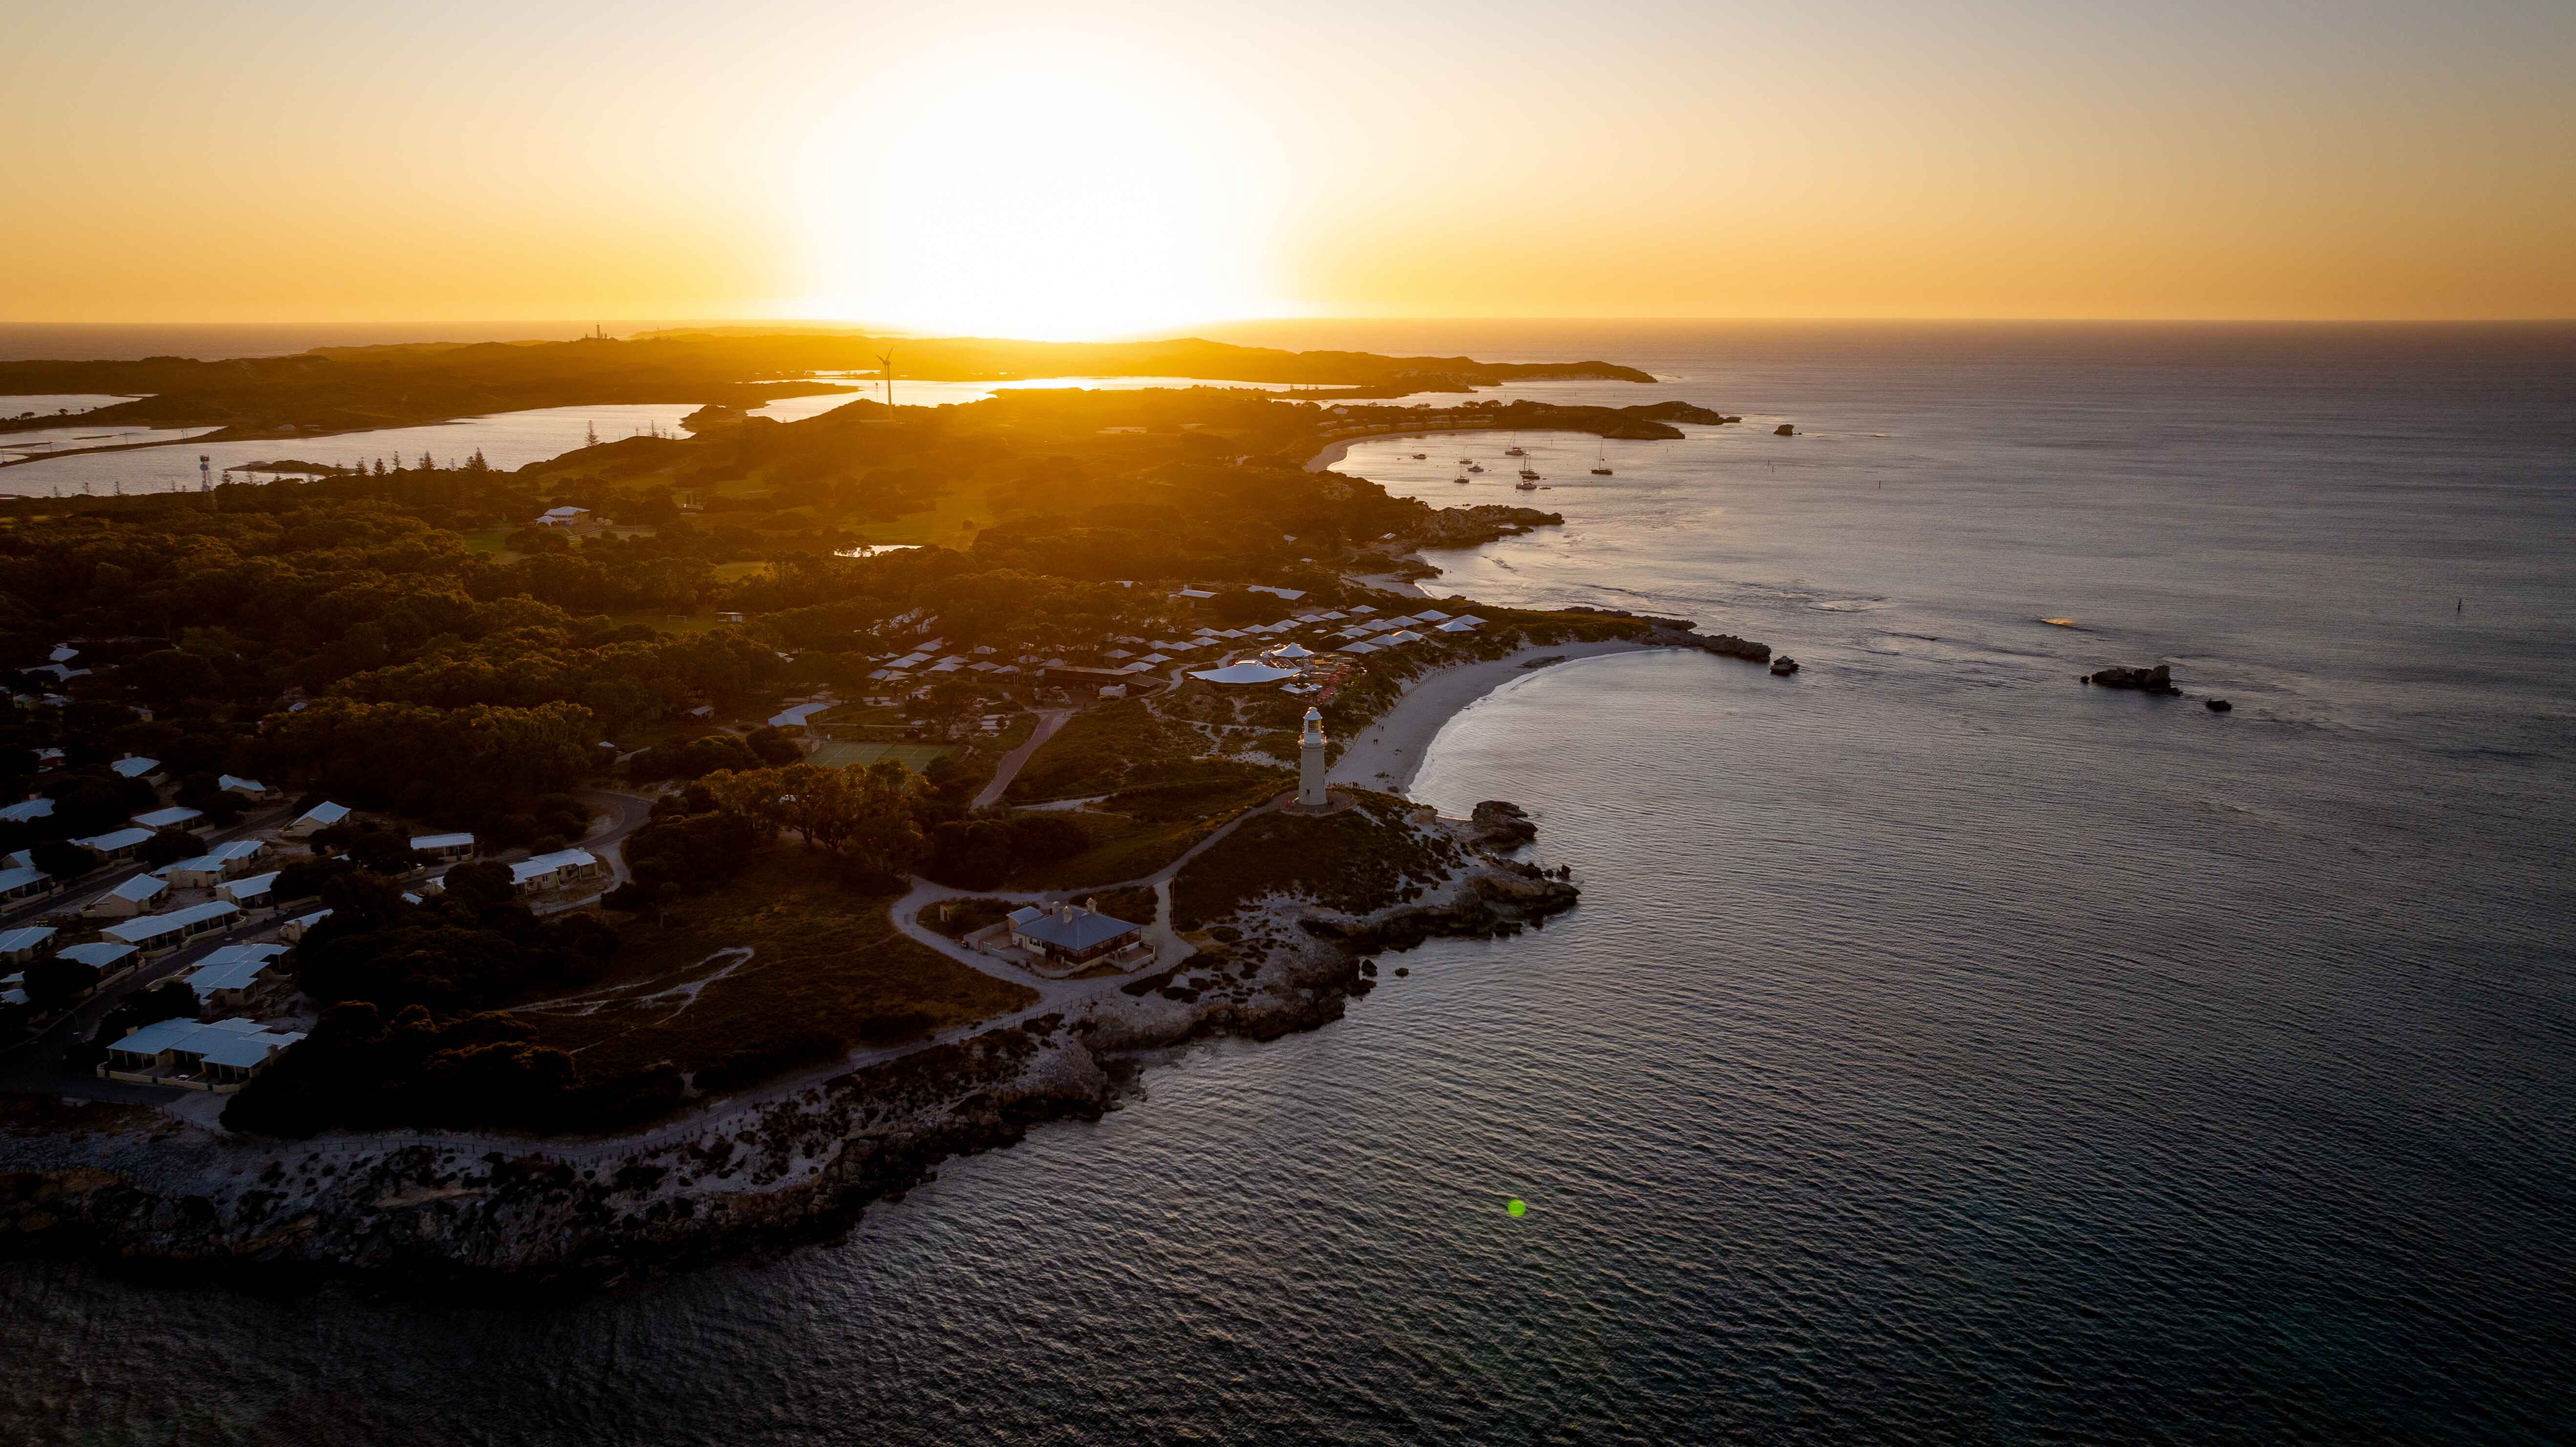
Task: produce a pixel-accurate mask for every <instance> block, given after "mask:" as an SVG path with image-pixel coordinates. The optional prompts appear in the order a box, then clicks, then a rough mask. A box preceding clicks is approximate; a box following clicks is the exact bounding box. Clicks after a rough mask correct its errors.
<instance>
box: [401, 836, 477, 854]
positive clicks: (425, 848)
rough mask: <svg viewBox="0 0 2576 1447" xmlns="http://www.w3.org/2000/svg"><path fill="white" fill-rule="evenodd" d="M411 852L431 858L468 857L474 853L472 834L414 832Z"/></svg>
mask: <svg viewBox="0 0 2576 1447" xmlns="http://www.w3.org/2000/svg"><path fill="white" fill-rule="evenodd" d="M411 852H412V853H414V854H426V855H428V856H429V857H430V858H432V859H469V858H472V857H473V854H474V836H473V835H471V834H415V835H413V836H412V837H411Z"/></svg>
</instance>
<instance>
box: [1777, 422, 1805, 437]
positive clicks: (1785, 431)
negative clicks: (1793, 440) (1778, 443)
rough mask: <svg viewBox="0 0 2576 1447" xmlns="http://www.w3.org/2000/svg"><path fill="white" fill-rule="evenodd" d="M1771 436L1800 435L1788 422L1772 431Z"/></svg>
mask: <svg viewBox="0 0 2576 1447" xmlns="http://www.w3.org/2000/svg"><path fill="white" fill-rule="evenodd" d="M1771 435H1772V436H1774V437H1795V436H1797V435H1798V429H1797V428H1795V427H1792V426H1790V425H1789V424H1788V423H1786V422H1783V423H1781V424H1780V425H1779V426H1777V427H1774V428H1772V429H1771Z"/></svg>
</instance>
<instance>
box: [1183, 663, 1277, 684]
mask: <svg viewBox="0 0 2576 1447" xmlns="http://www.w3.org/2000/svg"><path fill="white" fill-rule="evenodd" d="M1296 676H1297V670H1295V669H1293V668H1273V667H1271V666H1270V665H1269V664H1267V663H1255V662H1253V661H1252V660H1250V659H1246V660H1244V661H1243V662H1241V663H1229V664H1227V665H1226V666H1225V667H1223V668H1201V669H1196V670H1193V671H1192V672H1191V674H1190V677H1192V678H1196V679H1200V680H1203V681H1205V682H1208V683H1227V684H1246V683H1277V682H1279V681H1280V680H1282V679H1287V678H1295V677H1296Z"/></svg>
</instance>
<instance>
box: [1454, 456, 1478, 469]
mask: <svg viewBox="0 0 2576 1447" xmlns="http://www.w3.org/2000/svg"><path fill="white" fill-rule="evenodd" d="M1475 461H1476V459H1474V458H1472V457H1461V458H1459V459H1458V465H1459V466H1460V467H1471V466H1474V465H1475Z"/></svg>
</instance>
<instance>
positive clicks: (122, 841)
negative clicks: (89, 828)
mask: <svg viewBox="0 0 2576 1447" xmlns="http://www.w3.org/2000/svg"><path fill="white" fill-rule="evenodd" d="M152 834H153V831H152V830H149V829H142V828H131V829H115V830H110V831H109V832H107V833H105V834H93V835H91V836H90V837H88V838H87V839H75V840H73V841H72V842H73V843H74V844H77V845H79V846H80V847H81V848H83V849H86V850H88V851H90V852H91V853H93V854H95V855H97V856H98V857H99V858H101V859H125V858H128V857H130V856H132V854H133V853H134V851H135V850H137V849H140V848H142V847H143V841H144V840H146V839H149V838H151V837H152Z"/></svg>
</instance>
